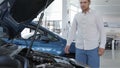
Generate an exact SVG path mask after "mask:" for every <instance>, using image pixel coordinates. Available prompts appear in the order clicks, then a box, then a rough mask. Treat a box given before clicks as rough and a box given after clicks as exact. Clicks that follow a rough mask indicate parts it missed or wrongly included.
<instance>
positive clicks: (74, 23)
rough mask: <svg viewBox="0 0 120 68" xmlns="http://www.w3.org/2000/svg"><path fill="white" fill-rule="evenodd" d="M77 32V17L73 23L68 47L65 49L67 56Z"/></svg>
mask: <svg viewBox="0 0 120 68" xmlns="http://www.w3.org/2000/svg"><path fill="white" fill-rule="evenodd" d="M76 30H77V21H76V16H75V17H74V19H73V23H72V26H71V28H70V31H69V33H68V38H67V44H66V47H65V49H64V51H65V53H67V54H68V53H69V49H70V44H71V42H72V41H73V39H74V37H75V34H76Z"/></svg>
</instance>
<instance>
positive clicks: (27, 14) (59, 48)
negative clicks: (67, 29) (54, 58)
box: [0, 0, 75, 56]
mask: <svg viewBox="0 0 120 68" xmlns="http://www.w3.org/2000/svg"><path fill="white" fill-rule="evenodd" d="M23 2H24V3H23ZM52 2H53V0H45V1H43V0H35V1H32V0H30V1H29V2H27V1H24V0H4V1H3V2H2V3H1V6H0V24H1V26H2V27H3V29H4V31H5V32H6V33H7V35H8V37H6V38H2V39H4V40H5V41H6V42H8V43H11V41H12V43H14V44H16V45H20V46H22V47H29V46H31V41H32V37H31V38H29V39H26V40H24V39H22V38H21V37H20V33H21V32H22V31H23V30H24V29H25V28H30V29H31V30H34V31H35V29H36V27H37V26H38V25H37V24H34V23H33V22H32V21H33V19H34V18H36V17H37V15H38V14H39V13H41V17H40V20H42V17H43V16H44V13H43V12H41V11H44V10H45V9H46V8H47V7H48V6H49V5H50V4H51V3H52ZM31 4H32V5H31ZM18 36H19V37H18ZM40 36H41V38H38V39H35V40H34V43H33V47H32V48H33V49H34V50H39V51H42V52H47V53H51V54H55V55H60V56H64V55H65V53H64V47H65V45H66V40H65V39H63V38H61V37H60V36H58V35H56V34H54V33H53V32H51V31H49V30H47V29H45V28H43V27H42V26H39V28H38V34H37V36H36V37H40ZM33 37H34V36H33ZM74 45H75V43H72V44H71V48H70V53H71V54H74V53H75V46H74Z"/></svg>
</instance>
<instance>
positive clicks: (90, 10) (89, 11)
mask: <svg viewBox="0 0 120 68" xmlns="http://www.w3.org/2000/svg"><path fill="white" fill-rule="evenodd" d="M91 12H92V9H89V10H88V11H87V13H86V14H89V13H91ZM82 14H85V13H83V12H82Z"/></svg>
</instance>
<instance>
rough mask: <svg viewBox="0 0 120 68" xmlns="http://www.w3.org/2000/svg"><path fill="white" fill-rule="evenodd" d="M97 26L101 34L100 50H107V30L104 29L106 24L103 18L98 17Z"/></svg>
mask: <svg viewBox="0 0 120 68" xmlns="http://www.w3.org/2000/svg"><path fill="white" fill-rule="evenodd" d="M97 24H98V29H99V33H100V40H99V41H100V45H99V47H100V48H104V49H105V44H106V32H105V28H104V22H103V18H102V17H101V16H100V15H98V17H97Z"/></svg>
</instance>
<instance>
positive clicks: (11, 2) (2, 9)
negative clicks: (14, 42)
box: [0, 0, 53, 38]
mask: <svg viewBox="0 0 120 68" xmlns="http://www.w3.org/2000/svg"><path fill="white" fill-rule="evenodd" d="M52 2H53V0H4V1H3V2H2V3H1V4H0V24H1V25H2V26H3V28H4V29H5V30H6V32H7V34H8V35H9V38H14V37H15V36H16V35H17V34H19V33H20V32H21V31H22V30H23V29H24V24H29V23H30V22H31V21H32V20H33V19H34V18H35V17H37V15H38V14H39V13H40V12H41V11H43V10H44V9H45V8H46V7H48V6H49V5H50V4H51V3H52Z"/></svg>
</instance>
